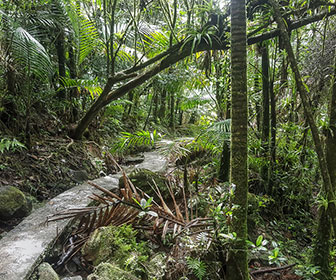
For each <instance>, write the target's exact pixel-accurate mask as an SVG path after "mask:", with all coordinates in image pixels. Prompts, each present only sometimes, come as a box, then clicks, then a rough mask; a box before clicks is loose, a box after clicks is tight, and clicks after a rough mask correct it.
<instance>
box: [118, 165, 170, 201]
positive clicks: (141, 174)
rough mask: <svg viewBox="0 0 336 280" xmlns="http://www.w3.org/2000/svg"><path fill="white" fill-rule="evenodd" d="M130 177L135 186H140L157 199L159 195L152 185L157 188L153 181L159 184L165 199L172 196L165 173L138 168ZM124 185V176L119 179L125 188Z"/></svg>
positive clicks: (121, 185) (120, 185)
mask: <svg viewBox="0 0 336 280" xmlns="http://www.w3.org/2000/svg"><path fill="white" fill-rule="evenodd" d="M128 177H129V179H130V180H131V182H132V183H133V185H134V186H136V187H138V188H139V189H140V190H142V191H144V192H145V193H146V194H148V195H149V196H153V197H154V198H155V200H156V198H157V197H156V194H155V192H154V191H153V189H152V187H151V186H153V187H154V188H155V185H154V183H153V181H154V182H155V184H156V185H157V186H158V188H159V190H160V192H161V195H162V196H163V197H164V198H165V199H167V198H169V197H170V195H169V191H168V188H167V186H166V183H168V182H167V179H166V178H165V177H164V176H163V175H160V174H157V173H155V172H152V171H151V170H148V169H137V170H135V171H133V172H132V173H131V174H130V175H129V176H128ZM124 186H125V183H124V178H123V177H121V178H120V179H119V187H120V188H124Z"/></svg>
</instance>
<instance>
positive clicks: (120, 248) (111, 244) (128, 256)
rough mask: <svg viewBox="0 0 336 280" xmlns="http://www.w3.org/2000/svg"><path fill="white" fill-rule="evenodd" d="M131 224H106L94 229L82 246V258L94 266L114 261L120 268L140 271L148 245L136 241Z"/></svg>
mask: <svg viewBox="0 0 336 280" xmlns="http://www.w3.org/2000/svg"><path fill="white" fill-rule="evenodd" d="M136 233H137V232H136V231H135V230H133V228H132V227H131V226H121V227H115V226H112V225H111V226H107V227H101V228H99V229H97V230H95V231H94V232H93V233H92V235H91V236H90V238H89V239H88V241H87V242H86V243H85V245H84V246H83V248H82V254H83V256H84V258H85V259H86V260H88V261H91V262H92V263H93V264H94V265H95V266H97V265H99V264H100V263H102V262H110V263H112V262H113V263H115V264H117V265H118V266H119V267H121V268H123V269H124V268H126V267H127V270H132V271H134V272H136V273H140V274H141V273H142V272H141V270H142V266H141V265H140V264H141V263H143V262H146V261H147V258H148V246H147V244H146V243H145V242H137V240H136Z"/></svg>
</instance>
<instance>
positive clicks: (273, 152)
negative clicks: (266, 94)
mask: <svg viewBox="0 0 336 280" xmlns="http://www.w3.org/2000/svg"><path fill="white" fill-rule="evenodd" d="M274 67H275V65H274ZM273 81H274V76H273V79H272V81H271V82H270V101H271V144H270V151H271V160H270V167H269V178H268V179H269V182H268V193H269V194H270V195H272V194H273V187H274V186H273V185H274V183H275V181H274V167H275V164H276V124H277V119H276V102H275V92H274V83H273Z"/></svg>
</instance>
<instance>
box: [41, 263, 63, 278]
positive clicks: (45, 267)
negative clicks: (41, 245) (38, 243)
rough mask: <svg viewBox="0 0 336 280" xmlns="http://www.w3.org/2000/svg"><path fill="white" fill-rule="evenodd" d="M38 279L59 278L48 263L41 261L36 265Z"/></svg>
mask: <svg viewBox="0 0 336 280" xmlns="http://www.w3.org/2000/svg"><path fill="white" fill-rule="evenodd" d="M38 274H39V278H38V279H39V280H59V277H58V275H57V273H56V272H55V270H54V269H53V268H52V267H51V265H50V264H49V263H46V262H44V263H41V264H40V265H39V267H38Z"/></svg>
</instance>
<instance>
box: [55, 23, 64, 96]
mask: <svg viewBox="0 0 336 280" xmlns="http://www.w3.org/2000/svg"><path fill="white" fill-rule="evenodd" d="M64 39H65V36H64V30H62V29H61V30H60V31H59V34H58V36H57V38H56V41H55V46H56V50H57V58H58V82H59V84H60V85H61V86H62V87H63V86H64V83H63V81H62V78H65V61H66V60H65V48H64ZM65 95H66V91H65V89H62V90H60V91H59V93H58V97H59V98H60V99H65V98H66V96H65Z"/></svg>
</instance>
